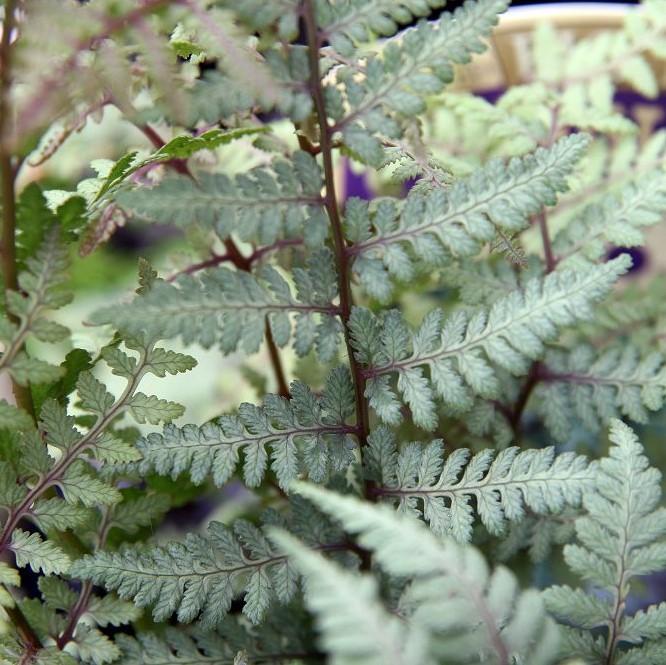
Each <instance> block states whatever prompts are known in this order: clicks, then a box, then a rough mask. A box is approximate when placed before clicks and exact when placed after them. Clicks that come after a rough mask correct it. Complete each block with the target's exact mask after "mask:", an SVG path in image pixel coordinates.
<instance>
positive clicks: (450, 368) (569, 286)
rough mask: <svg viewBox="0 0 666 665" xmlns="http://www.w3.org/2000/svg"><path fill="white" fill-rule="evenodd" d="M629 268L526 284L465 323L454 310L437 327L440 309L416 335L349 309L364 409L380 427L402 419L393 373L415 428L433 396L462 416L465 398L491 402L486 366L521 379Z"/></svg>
mask: <svg viewBox="0 0 666 665" xmlns="http://www.w3.org/2000/svg"><path fill="white" fill-rule="evenodd" d="M628 265H629V259H628V257H626V256H620V257H618V258H617V259H615V260H614V261H611V262H608V263H605V264H602V265H599V266H593V267H591V268H589V269H586V270H582V271H564V270H563V271H557V272H555V273H551V274H549V275H547V276H546V277H545V278H543V279H540V278H537V279H532V280H530V281H529V282H528V283H527V284H526V285H525V288H524V290H520V291H514V292H512V293H511V294H509V296H507V297H505V298H501V299H499V300H497V301H495V303H494V304H493V305H492V307H491V308H490V309H489V310H488V311H484V310H481V311H479V312H478V313H476V314H474V316H472V317H471V318H469V319H468V316H467V315H466V314H465V313H464V312H462V311H458V312H455V313H454V314H453V315H452V316H450V317H449V318H448V319H447V320H446V321H442V313H441V311H439V310H433V311H432V312H430V313H429V314H428V315H427V316H426V317H425V318H424V320H423V322H422V323H421V326H420V328H419V329H418V330H417V331H416V332H412V331H411V330H410V329H409V328H408V327H407V324H406V323H405V322H404V320H403V319H402V317H401V316H400V314H399V313H398V312H396V311H390V312H388V313H387V314H386V315H385V316H384V318H383V320H380V319H379V318H377V317H376V316H375V315H374V314H372V313H371V312H369V311H368V310H366V309H362V308H356V309H355V310H354V311H353V313H352V318H351V321H350V327H351V332H352V340H353V345H354V349H355V352H356V358H357V360H358V361H359V362H360V363H362V364H363V365H364V366H365V369H364V372H365V375H366V377H367V379H368V381H367V386H366V396H367V397H368V398H369V402H370V405H371V406H372V407H373V408H374V409H375V411H376V412H377V414H378V415H379V417H380V418H381V419H382V420H383V421H384V422H386V423H389V424H397V423H398V422H400V421H401V419H402V412H401V407H400V403H399V401H398V399H397V396H396V394H395V392H394V391H393V389H392V388H391V386H390V378H391V376H393V375H397V379H398V381H397V389H398V392H399V393H400V394H401V395H402V398H403V400H404V402H405V403H406V404H407V405H408V406H409V407H410V409H411V413H412V417H413V419H414V422H415V423H416V424H417V425H418V426H419V427H423V428H424V429H430V430H431V429H433V428H434V427H435V425H436V423H437V414H436V409H435V399H434V398H435V396H438V397H439V398H440V399H442V400H443V401H444V402H445V403H447V404H449V405H451V406H453V407H455V408H456V409H458V410H461V411H462V410H465V409H469V408H470V407H471V405H472V397H471V395H472V394H475V395H479V396H481V397H483V398H486V399H493V398H496V397H498V392H499V389H500V386H499V382H498V380H497V377H496V374H495V371H494V370H493V368H492V366H491V365H490V364H489V363H488V360H489V361H490V362H492V363H494V364H497V365H498V366H499V367H501V368H502V369H504V370H507V371H509V372H511V373H513V374H523V373H525V372H526V371H527V369H528V368H529V365H530V360H535V359H538V358H539V357H541V355H542V354H543V352H544V343H545V342H548V341H551V340H553V339H554V338H555V337H556V335H557V332H558V328H559V327H561V326H565V325H569V324H571V323H573V322H575V321H580V320H584V319H586V318H589V317H590V315H591V312H592V305H593V304H594V303H595V302H597V301H598V300H600V299H601V298H602V297H603V296H604V295H606V293H608V291H609V290H610V288H611V286H612V285H613V283H614V282H615V280H616V279H617V278H618V277H619V276H620V275H621V274H622V273H624V272H625V271H626V270H627V268H628ZM484 356H485V357H484ZM486 358H487V360H486ZM424 368H428V369H429V377H427V376H426V374H425V371H424Z"/></svg>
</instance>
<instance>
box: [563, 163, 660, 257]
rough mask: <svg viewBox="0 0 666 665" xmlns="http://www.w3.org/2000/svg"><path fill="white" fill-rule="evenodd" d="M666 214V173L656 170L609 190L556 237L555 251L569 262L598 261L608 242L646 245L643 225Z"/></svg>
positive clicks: (623, 245) (658, 219) (624, 244)
mask: <svg viewBox="0 0 666 665" xmlns="http://www.w3.org/2000/svg"><path fill="white" fill-rule="evenodd" d="M664 214H666V173H665V172H663V171H655V172H653V173H651V174H649V175H648V176H646V177H645V178H641V179H640V180H638V181H636V182H630V183H628V184H627V185H625V186H624V187H623V188H622V190H621V191H620V192H618V194H617V195H616V194H607V195H606V196H604V197H603V198H602V199H601V200H600V201H598V202H596V203H593V204H591V205H589V206H588V207H587V208H585V209H583V210H582V212H581V213H580V215H576V216H575V217H573V218H572V219H571V221H570V222H569V224H568V225H567V227H566V228H565V229H564V230H562V231H561V232H560V233H558V234H557V236H556V237H555V239H554V241H553V251H554V253H555V255H556V256H557V257H558V258H559V259H560V260H561V261H563V262H566V264H567V265H575V262H576V261H585V260H589V261H597V260H599V259H600V258H601V257H602V256H603V255H604V253H605V250H606V246H607V244H609V243H611V244H614V245H619V246H622V247H633V246H636V245H642V244H643V242H644V240H645V238H644V236H643V232H642V231H641V228H642V227H645V226H651V225H653V224H657V223H658V222H660V221H661V220H662V219H663V218H664Z"/></svg>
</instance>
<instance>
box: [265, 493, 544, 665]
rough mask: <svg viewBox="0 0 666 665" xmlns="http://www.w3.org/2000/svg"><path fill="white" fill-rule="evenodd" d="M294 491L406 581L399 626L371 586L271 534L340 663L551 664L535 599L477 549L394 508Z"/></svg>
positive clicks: (539, 605) (390, 572) (539, 604)
mask: <svg viewBox="0 0 666 665" xmlns="http://www.w3.org/2000/svg"><path fill="white" fill-rule="evenodd" d="M296 490H297V491H298V492H300V493H302V494H303V495H304V496H305V497H306V498H308V499H309V500H310V501H312V502H313V503H315V505H316V506H317V507H318V508H320V509H321V510H323V511H324V512H325V513H327V514H329V515H331V517H334V518H335V519H336V520H339V521H340V522H341V523H342V526H343V528H344V529H345V531H348V532H349V533H351V534H355V535H357V537H358V541H359V543H360V545H361V546H362V547H364V548H365V549H367V550H369V551H371V552H372V553H373V555H374V560H375V561H377V563H378V564H379V566H380V567H381V568H382V570H383V571H385V572H386V573H387V574H388V575H390V576H392V577H395V578H398V579H401V580H404V581H406V582H408V585H407V586H406V588H405V591H404V592H403V594H402V597H401V599H400V601H399V603H398V607H397V610H396V612H397V614H398V616H400V617H401V618H402V619H403V622H402V623H400V622H398V621H396V619H395V617H394V616H392V615H391V614H389V613H388V612H387V610H386V609H385V608H384V607H383V606H382V605H381V604H380V602H379V596H378V593H377V587H376V585H375V582H374V580H372V579H370V578H368V577H363V576H361V577H359V576H357V575H354V574H351V573H348V572H343V571H341V570H339V569H338V568H337V567H335V566H334V565H333V564H331V563H328V562H326V561H324V560H322V558H321V557H320V556H319V555H317V554H315V553H313V552H311V551H308V550H307V549H306V548H304V547H303V546H302V545H298V544H297V543H295V542H294V541H293V539H291V538H288V537H286V536H285V535H282V534H280V533H278V534H275V533H273V534H272V536H271V538H272V539H273V540H275V542H276V543H279V545H280V546H281V547H282V548H284V550H285V551H286V552H287V553H288V554H289V556H290V557H291V558H292V560H293V562H294V564H295V565H296V567H297V568H299V569H300V570H301V571H302V572H303V574H304V575H305V577H306V580H307V584H308V587H309V593H308V594H307V595H306V603H308V605H309V607H310V609H311V610H312V611H313V612H314V614H315V615H316V616H317V618H318V620H319V624H320V628H321V631H322V639H323V641H324V646H325V647H326V649H327V650H328V652H329V653H331V654H332V655H333V656H334V657H335V658H336V661H335V662H340V663H356V662H362V663H377V665H379V663H382V665H383V664H385V663H390V664H391V665H407V664H408V663H409V664H411V663H428V664H430V663H435V662H439V659H438V658H437V657H436V656H437V655H440V656H441V654H442V653H446V657H447V662H449V661H450V662H451V663H465V662H470V661H474V662H480V661H483V662H486V661H487V662H494V663H501V664H503V665H508V663H511V662H529V663H530V665H540V664H545V663H550V662H552V660H553V656H554V651H555V650H556V647H557V633H556V631H555V626H554V624H553V623H552V622H551V620H550V619H548V618H547V617H546V615H545V611H544V607H543V603H542V600H541V598H540V597H539V595H538V594H537V593H536V592H533V591H528V592H525V593H520V592H519V591H518V589H517V582H516V580H515V578H514V576H513V574H512V573H511V572H509V571H508V570H507V569H505V568H497V569H496V570H495V571H493V572H491V571H489V569H488V566H487V564H486V562H485V561H484V559H483V557H482V555H481V554H480V552H479V551H478V550H477V549H475V548H474V547H471V546H469V545H459V544H457V543H456V542H455V541H453V540H450V539H441V538H438V537H437V536H435V535H434V534H432V533H431V532H430V531H429V530H428V529H426V528H425V527H424V526H423V525H422V524H419V523H418V522H417V521H415V520H413V519H411V518H410V517H407V516H401V515H398V514H396V513H395V512H394V511H392V510H390V509H389V508H388V507H384V506H375V505H371V504H369V503H368V502H365V501H361V500H359V499H356V498H353V497H349V496H340V495H337V494H334V493H332V492H330V491H327V490H323V489H320V488H318V487H315V486H311V485H305V484H303V483H299V484H298V485H297V486H296ZM349 603H354V606H353V607H351V608H350V605H349ZM514 659H515V660H514Z"/></svg>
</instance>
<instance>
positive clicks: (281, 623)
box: [116, 604, 315, 665]
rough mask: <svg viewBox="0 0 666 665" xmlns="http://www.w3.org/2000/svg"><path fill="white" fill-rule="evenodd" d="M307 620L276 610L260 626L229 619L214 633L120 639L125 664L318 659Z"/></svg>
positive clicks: (171, 631)
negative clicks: (315, 655)
mask: <svg viewBox="0 0 666 665" xmlns="http://www.w3.org/2000/svg"><path fill="white" fill-rule="evenodd" d="M306 620H307V616H306V614H305V612H304V611H302V610H301V609H300V608H297V607H294V606H293V604H292V605H290V606H288V607H287V608H281V607H274V608H272V609H271V612H270V614H269V615H268V616H267V617H266V618H265V620H264V621H263V622H262V623H261V625H260V626H248V624H247V621H244V620H242V619H241V618H237V617H233V616H229V617H227V618H225V619H224V620H223V621H221V622H220V623H219V624H218V626H216V628H215V630H212V631H211V630H202V629H201V628H199V627H190V628H182V627H181V628H178V629H177V628H171V627H167V628H166V630H164V631H162V632H160V633H159V634H156V633H139V634H138V635H137V638H136V639H135V638H130V637H128V636H126V635H119V636H118V637H116V644H117V645H118V647H119V648H120V650H121V652H122V657H121V659H120V661H119V665H161V664H163V665H166V664H167V663H168V664H169V665H238V662H239V660H240V662H241V663H243V658H245V659H249V662H250V663H253V662H257V663H264V662H276V661H279V662H289V660H293V658H291V657H290V655H295V654H302V655H303V658H307V656H308V655H309V653H310V652H312V653H313V657H314V654H315V649H314V647H313V646H312V644H311V641H310V639H308V638H309V635H307V633H306V630H305V623H306ZM245 662H248V661H247V660H245Z"/></svg>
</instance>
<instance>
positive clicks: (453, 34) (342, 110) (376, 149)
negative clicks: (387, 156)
mask: <svg viewBox="0 0 666 665" xmlns="http://www.w3.org/2000/svg"><path fill="white" fill-rule="evenodd" d="M506 7H507V3H506V2H505V0H478V1H474V0H468V1H467V2H466V3H465V4H464V5H463V6H462V7H460V8H458V9H456V11H455V12H453V13H445V14H443V15H442V17H441V18H440V19H438V20H437V21H432V22H422V23H420V24H419V25H418V26H416V27H415V28H410V29H408V30H405V31H404V32H401V33H400V34H398V35H397V36H396V37H394V38H392V39H391V40H389V41H388V42H387V43H386V44H385V45H384V47H383V48H382V50H381V52H380V54H379V55H370V54H369V55H368V57H367V62H366V63H365V64H364V65H357V64H356V63H355V65H354V66H348V65H342V66H340V67H338V68H336V70H335V77H336V83H337V84H338V86H336V87H333V86H329V87H328V88H327V89H326V93H327V100H326V101H327V112H328V114H329V115H330V116H331V117H332V118H333V120H334V121H335V122H334V124H333V131H335V132H340V133H341V134H342V139H343V141H344V143H345V146H346V147H347V148H348V149H349V150H350V151H351V153H352V154H354V155H355V156H357V157H358V158H359V159H360V160H361V161H364V162H366V163H369V164H372V165H374V166H381V164H382V162H383V153H384V151H383V149H382V145H381V141H380V139H379V138H378V136H377V134H380V135H384V136H387V137H389V138H396V137H397V136H399V135H400V134H401V121H402V118H403V117H405V116H413V115H415V114H417V113H420V112H421V111H423V110H424V109H425V101H424V98H425V97H427V96H428V95H432V94H434V93H437V92H440V91H441V90H442V88H443V87H444V86H445V85H446V84H447V83H450V82H451V80H452V78H453V65H454V64H459V63H463V62H467V61H468V60H469V59H470V57H471V55H472V53H480V52H481V51H483V50H484V48H485V45H484V43H483V39H484V38H485V37H486V36H487V35H488V34H489V32H490V30H491V29H492V27H493V26H494V25H495V24H496V23H497V19H498V15H499V14H500V13H502V12H503V11H504V10H505V9H506ZM359 68H360V70H361V72H362V76H361V77H359V75H358V74H359ZM340 85H342V86H343V88H344V94H343V93H342V92H341V90H340V87H339V86H340ZM345 101H346V104H345ZM346 106H348V107H349V112H346Z"/></svg>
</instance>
